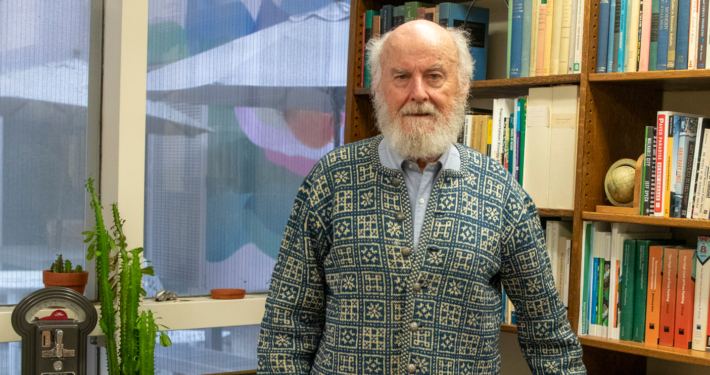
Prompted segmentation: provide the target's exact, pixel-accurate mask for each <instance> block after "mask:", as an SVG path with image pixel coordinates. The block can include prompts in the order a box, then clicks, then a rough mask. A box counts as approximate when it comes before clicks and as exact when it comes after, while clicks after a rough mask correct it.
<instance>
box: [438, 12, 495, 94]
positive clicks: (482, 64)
mask: <svg viewBox="0 0 710 375" xmlns="http://www.w3.org/2000/svg"><path fill="white" fill-rule="evenodd" d="M467 12H468V4H456V3H441V4H439V25H441V26H444V27H463V24H464V18H465V17H466V13H467ZM489 18H490V11H489V10H488V9H487V8H479V7H473V8H472V9H471V12H470V13H469V14H468V22H466V30H467V31H468V32H469V35H470V38H471V39H470V42H469V45H468V52H469V53H470V54H471V57H472V58H473V61H474V68H475V69H474V70H473V80H474V81H483V80H485V79H486V60H487V59H488V25H489Z"/></svg>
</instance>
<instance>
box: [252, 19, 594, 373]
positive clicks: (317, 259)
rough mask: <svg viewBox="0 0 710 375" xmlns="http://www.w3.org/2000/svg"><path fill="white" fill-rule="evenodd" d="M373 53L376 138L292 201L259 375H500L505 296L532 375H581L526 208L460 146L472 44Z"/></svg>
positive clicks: (426, 42) (388, 45)
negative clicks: (513, 312)
mask: <svg viewBox="0 0 710 375" xmlns="http://www.w3.org/2000/svg"><path fill="white" fill-rule="evenodd" d="M368 49H369V51H370V56H371V60H370V64H371V71H372V80H373V93H374V104H375V109H376V116H377V124H378V126H379V128H380V130H381V132H382V134H383V136H377V137H374V138H372V139H368V140H365V141H361V142H358V143H355V144H350V145H346V146H344V147H341V148H338V149H336V150H334V151H332V152H330V153H329V154H328V155H326V156H325V157H324V158H323V159H321V160H320V161H319V162H318V164H317V165H316V166H315V167H314V168H313V170H312V171H311V173H310V174H309V175H308V176H307V177H306V179H305V181H304V183H303V185H302V186H301V188H300V189H299V192H298V196H297V197H296V203H295V205H294V209H293V213H292V214H291V217H290V219H289V222H288V226H287V228H286V232H285V234H284V239H283V244H282V246H281V250H280V253H279V257H278V260H277V263H276V266H275V268H274V274H273V277H272V282H271V288H270V291H269V297H268V299H267V302H266V314H265V316H264V320H263V322H262V325H261V337H260V338H259V348H258V352H259V374H386V375H390V374H397V375H406V374H437V375H447V374H497V373H499V372H500V355H499V351H498V337H499V330H500V323H501V313H500V309H501V305H502V302H501V291H500V289H501V283H502V285H503V287H504V288H505V290H506V292H507V294H508V296H510V298H511V300H512V301H513V302H514V304H515V307H516V320H517V322H518V330H519V342H520V345H521V347H522V351H523V354H524V355H525V356H526V359H527V361H528V364H529V366H530V368H531V370H532V371H533V373H536V374H572V373H585V368H584V365H583V364H582V350H581V346H580V344H579V341H578V340H577V337H576V336H575V335H574V334H573V333H572V331H571V328H570V325H569V323H568V321H567V314H566V312H565V308H564V306H563V304H562V302H561V301H560V299H559V296H558V295H557V292H556V289H555V285H554V281H553V279H552V273H551V270H550V262H549V259H548V257H547V254H546V249H545V242H544V236H543V233H542V229H541V227H540V222H539V216H538V214H537V210H536V208H535V206H534V204H533V202H532V201H531V200H530V198H529V197H528V195H527V194H526V193H525V192H524V191H523V190H522V188H521V187H520V186H519V185H518V183H517V182H516V181H515V180H514V179H513V178H512V177H511V176H510V174H509V173H507V171H505V170H504V168H503V167H502V166H501V165H500V163H498V162H496V161H493V160H491V159H489V158H487V157H485V156H483V155H481V154H480V153H478V152H476V151H474V150H472V149H470V148H468V147H464V146H461V145H458V144H456V145H454V142H455V141H456V137H457V135H458V133H459V131H460V129H461V126H462V123H463V116H464V114H465V107H466V99H467V95H468V88H469V80H470V78H471V76H472V74H473V69H472V68H473V62H472V61H471V56H470V55H469V52H468V42H467V40H466V36H465V34H463V33H462V32H461V31H457V30H451V29H450V30H446V29H444V28H441V27H440V26H438V25H436V24H434V23H432V22H429V21H412V22H408V23H406V24H404V25H401V26H399V27H398V28H397V29H395V30H394V31H392V32H390V33H388V34H385V36H383V37H382V38H381V39H379V40H376V41H373V42H371V43H370V45H368Z"/></svg>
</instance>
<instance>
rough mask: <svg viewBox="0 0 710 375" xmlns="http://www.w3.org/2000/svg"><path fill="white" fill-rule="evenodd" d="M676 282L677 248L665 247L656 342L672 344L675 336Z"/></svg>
mask: <svg viewBox="0 0 710 375" xmlns="http://www.w3.org/2000/svg"><path fill="white" fill-rule="evenodd" d="M677 284H678V249H677V248H672V247H666V248H665V249H664V251H663V269H662V271H661V295H660V297H661V301H660V302H661V311H660V318H659V325H660V329H659V331H658V344H659V345H662V346H673V338H674V337H675V307H676V289H677Z"/></svg>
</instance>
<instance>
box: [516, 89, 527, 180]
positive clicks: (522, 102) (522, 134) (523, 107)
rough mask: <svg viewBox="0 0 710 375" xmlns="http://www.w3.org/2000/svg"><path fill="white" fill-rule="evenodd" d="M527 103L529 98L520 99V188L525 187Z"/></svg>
mask: <svg viewBox="0 0 710 375" xmlns="http://www.w3.org/2000/svg"><path fill="white" fill-rule="evenodd" d="M527 101H528V97H527V96H523V97H521V98H520V169H519V175H520V176H518V178H519V181H518V182H519V183H520V186H522V185H523V172H524V171H525V168H523V167H524V166H525V120H526V118H527V109H528V106H527Z"/></svg>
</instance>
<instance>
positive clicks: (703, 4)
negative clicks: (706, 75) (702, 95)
mask: <svg viewBox="0 0 710 375" xmlns="http://www.w3.org/2000/svg"><path fill="white" fill-rule="evenodd" d="M698 4H699V5H698V44H697V45H696V48H697V50H698V53H697V63H696V67H697V69H705V67H706V64H707V62H706V61H707V50H706V47H707V45H706V43H707V42H706V39H707V37H708V0H698Z"/></svg>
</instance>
